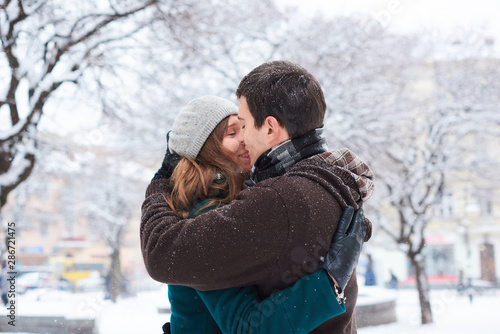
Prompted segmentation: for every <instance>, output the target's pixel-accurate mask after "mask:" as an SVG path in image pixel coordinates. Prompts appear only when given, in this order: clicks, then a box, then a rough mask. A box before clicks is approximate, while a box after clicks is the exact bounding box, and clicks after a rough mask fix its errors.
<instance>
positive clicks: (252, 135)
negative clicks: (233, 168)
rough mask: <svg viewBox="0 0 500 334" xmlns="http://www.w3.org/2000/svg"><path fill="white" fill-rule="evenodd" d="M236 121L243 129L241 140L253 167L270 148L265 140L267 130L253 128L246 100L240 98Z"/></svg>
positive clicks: (252, 119) (253, 124)
mask: <svg viewBox="0 0 500 334" xmlns="http://www.w3.org/2000/svg"><path fill="white" fill-rule="evenodd" d="M238 119H239V120H240V122H241V125H242V128H243V140H244V141H245V147H246V149H247V150H248V152H249V155H250V163H251V165H252V166H253V165H254V164H255V161H256V160H257V158H258V157H260V155H261V154H262V153H264V152H265V151H267V150H268V149H270V148H271V147H272V145H270V144H269V142H268V138H267V128H266V127H265V126H262V127H261V128H260V129H256V128H255V123H254V118H253V116H252V114H251V113H250V110H249V109H248V104H247V99H246V98H245V97H244V96H242V97H241V98H240V105H239V109H238Z"/></svg>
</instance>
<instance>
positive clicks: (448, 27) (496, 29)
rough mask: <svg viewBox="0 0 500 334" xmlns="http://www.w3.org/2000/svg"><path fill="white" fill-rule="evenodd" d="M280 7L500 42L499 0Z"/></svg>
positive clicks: (353, 0)
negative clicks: (468, 33)
mask: <svg viewBox="0 0 500 334" xmlns="http://www.w3.org/2000/svg"><path fill="white" fill-rule="evenodd" d="M276 1H277V3H278V4H280V5H291V4H294V5H298V6H299V7H300V9H301V10H303V11H304V12H307V13H314V12H315V11H317V10H318V9H320V10H321V12H322V13H323V14H324V15H327V16H334V15H347V14H350V13H353V12H362V13H365V14H368V15H372V16H373V17H375V18H376V19H377V20H379V22H380V23H383V24H384V26H386V27H387V28H388V29H390V30H391V31H399V32H407V31H418V30H421V29H444V30H445V31H452V29H454V28H456V27H462V28H465V29H467V28H469V27H472V28H474V29H485V30H486V31H488V32H490V33H491V34H492V35H495V37H496V38H497V42H498V39H500V19H498V15H500V1H498V0H349V1H340V0H308V1H303V0H276Z"/></svg>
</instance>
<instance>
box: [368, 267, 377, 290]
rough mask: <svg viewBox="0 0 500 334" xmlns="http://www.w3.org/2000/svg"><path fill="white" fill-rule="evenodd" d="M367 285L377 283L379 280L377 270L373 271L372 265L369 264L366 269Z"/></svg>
mask: <svg viewBox="0 0 500 334" xmlns="http://www.w3.org/2000/svg"><path fill="white" fill-rule="evenodd" d="M365 285H366V286H372V285H377V280H376V279H375V272H374V271H373V269H372V266H371V265H368V266H367V267H366V271H365Z"/></svg>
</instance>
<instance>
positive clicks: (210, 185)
mask: <svg viewBox="0 0 500 334" xmlns="http://www.w3.org/2000/svg"><path fill="white" fill-rule="evenodd" d="M236 95H237V97H238V99H239V110H238V108H237V107H236V106H235V105H234V104H233V103H231V102H230V101H227V100H225V99H222V98H218V97H214V96H204V97H202V98H199V99H195V100H193V101H191V102H189V104H188V105H187V106H186V107H185V108H183V109H182V110H181V112H180V113H179V115H178V116H177V119H176V121H175V123H174V127H173V130H172V131H171V133H170V134H169V136H168V138H169V139H168V144H169V145H168V147H167V153H166V155H165V159H164V162H163V164H162V167H161V168H160V170H159V171H158V172H157V173H156V175H155V177H154V178H153V180H152V182H151V184H150V185H149V187H148V189H147V191H146V199H145V201H144V203H143V206H142V221H141V231H140V233H141V246H142V252H143V257H144V262H145V264H146V268H147V270H148V272H149V274H150V275H151V277H153V278H154V279H156V280H158V281H160V282H165V283H168V284H169V299H170V302H171V307H172V316H171V323H170V324H168V323H167V324H165V326H164V331H165V332H166V333H169V332H172V333H221V332H224V333H287V332H290V333H308V332H312V331H314V332H315V333H355V332H356V324H355V317H354V306H355V303H356V298H357V283H356V275H355V273H354V274H353V270H354V268H355V266H356V264H357V260H358V258H359V254H360V251H361V247H362V244H363V242H364V241H365V240H368V239H369V238H370V236H371V225H370V223H369V222H368V221H367V220H366V219H364V218H363V214H362V210H361V209H360V208H361V205H362V203H363V201H365V200H366V199H367V198H368V197H369V196H370V195H371V192H372V190H373V182H372V177H373V175H372V173H371V170H370V169H369V167H368V166H366V164H364V163H363V162H362V161H360V160H359V159H358V158H357V157H356V156H355V155H354V154H353V153H351V152H349V151H348V150H340V151H334V152H328V151H327V149H326V144H325V139H324V138H323V136H322V134H321V133H322V129H321V127H322V125H323V119H324V114H325V110H326V103H325V100H324V96H323V92H322V90H321V87H320V85H319V83H318V82H317V80H316V79H315V78H314V77H313V76H312V75H311V74H310V73H309V72H308V71H306V70H305V69H304V68H302V67H301V66H299V65H297V64H294V63H291V62H287V61H274V62H269V63H265V64H262V65H260V66H258V67H257V68H255V69H254V70H252V71H251V72H250V73H249V74H248V75H247V76H245V78H243V80H242V81H241V83H240V85H239V87H238V89H237V91H236ZM243 183H244V184H243ZM355 210H356V212H355ZM195 289H196V290H195ZM344 294H345V297H346V298H345V299H343V298H342V297H343V295H344Z"/></svg>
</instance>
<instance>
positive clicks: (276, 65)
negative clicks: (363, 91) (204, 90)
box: [236, 60, 326, 138]
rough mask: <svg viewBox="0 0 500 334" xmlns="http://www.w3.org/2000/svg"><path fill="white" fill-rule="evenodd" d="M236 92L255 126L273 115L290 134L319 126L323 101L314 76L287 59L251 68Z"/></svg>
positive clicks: (258, 125)
mask: <svg viewBox="0 0 500 334" xmlns="http://www.w3.org/2000/svg"><path fill="white" fill-rule="evenodd" d="M236 96H237V97H238V99H240V98H241V97H242V96H243V97H245V99H246V101H247V104H248V108H249V110H250V113H251V114H252V117H253V118H254V119H255V126H256V127H257V128H258V129H259V128H260V127H262V124H264V121H265V119H266V118H267V117H268V116H273V117H274V118H276V120H277V121H278V122H279V124H280V125H281V126H283V127H285V129H286V130H287V131H288V134H289V135H290V137H291V138H297V137H299V136H302V135H303V134H305V133H306V132H309V131H310V130H313V129H315V128H319V127H322V126H323V120H324V117H325V111H326V101H325V97H324V94H323V90H322V89H321V85H320V84H319V82H318V80H316V78H315V77H314V76H313V75H312V74H311V73H309V72H308V71H307V70H306V69H305V68H303V67H302V66H300V65H298V64H296V63H293V62H291V61H285V60H280V61H271V62H268V63H264V64H262V65H259V66H257V67H256V68H254V69H253V70H252V71H251V72H250V73H248V74H247V75H246V76H245V77H244V78H243V79H242V80H241V82H240V84H239V86H238V89H237V90H236Z"/></svg>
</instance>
